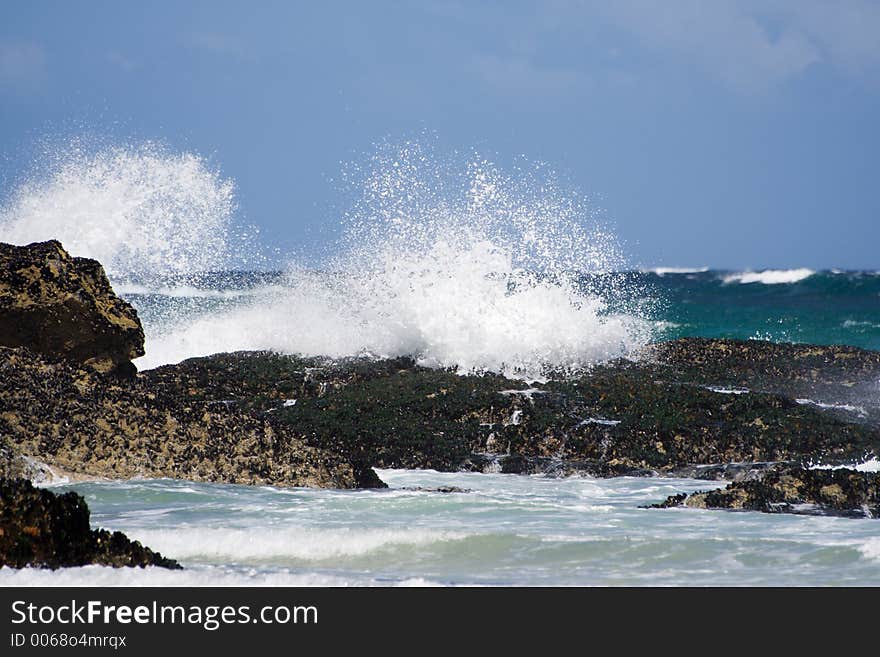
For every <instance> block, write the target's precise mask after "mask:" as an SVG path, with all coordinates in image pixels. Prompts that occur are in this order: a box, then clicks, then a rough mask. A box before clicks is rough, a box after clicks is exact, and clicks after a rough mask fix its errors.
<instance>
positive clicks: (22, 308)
mask: <svg viewBox="0 0 880 657" xmlns="http://www.w3.org/2000/svg"><path fill="white" fill-rule="evenodd" d="M0 345H4V346H7V347H27V348H29V349H31V350H33V351H36V352H38V353H40V354H42V355H43V356H45V357H47V358H50V359H57V358H65V359H68V360H72V361H76V362H79V363H82V364H84V365H85V366H87V367H89V368H92V369H95V370H97V371H99V372H115V373H119V374H124V375H131V374H133V373H134V372H135V367H134V365H132V364H131V360H132V359H133V358H137V357H138V356H142V355H144V332H143V329H142V327H141V324H140V321H139V320H138V316H137V312H136V311H135V309H134V308H132V306H131V305H130V304H128V303H127V302H125V301H123V300H122V299H120V298H119V297H117V296H116V295H115V294H114V293H113V290H112V288H111V287H110V282H109V281H108V280H107V276H106V275H105V274H104V270H103V268H102V267H101V265H100V264H99V263H98V262H97V261H95V260H90V259H88V258H74V257H71V256H70V255H69V254H68V253H67V251H65V250H64V248H63V247H62V246H61V244H60V243H59V242H56V241H54V240H53V241H49V242H36V243H34V244H30V245H28V246H13V245H11V244H4V243H2V242H0Z"/></svg>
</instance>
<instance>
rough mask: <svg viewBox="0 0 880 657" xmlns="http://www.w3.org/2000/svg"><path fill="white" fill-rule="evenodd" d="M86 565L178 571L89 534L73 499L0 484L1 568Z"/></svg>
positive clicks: (111, 538) (134, 548) (144, 551)
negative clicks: (160, 568)
mask: <svg viewBox="0 0 880 657" xmlns="http://www.w3.org/2000/svg"><path fill="white" fill-rule="evenodd" d="M89 564H99V565H103V566H113V567H114V568H120V567H123V566H140V567H142V568H143V567H145V566H159V567H162V568H170V569H180V568H181V566H180V564H179V563H177V562H176V561H175V560H173V559H167V558H165V557H163V556H162V555H161V554H160V553H158V552H154V551H153V550H151V549H150V548H147V547H144V546H142V545H141V544H140V543H139V542H138V541H132V540H130V539H129V538H128V537H127V536H126V535H125V534H123V533H122V532H112V533H111V532H109V531H107V530H106V529H91V528H90V526H89V508H88V506H87V505H86V502H85V500H84V499H83V498H82V497H81V496H79V495H77V494H76V493H72V492H71V493H64V494H62V495H56V494H55V493H53V492H51V491H48V490H44V489H40V488H36V487H34V486H33V485H32V484H31V483H30V482H29V481H27V480H26V479H6V478H0V568H2V567H3V566H8V567H11V568H24V567H25V566H34V567H41V568H51V569H53V570H54V569H56V568H63V567H71V566H85V565H89Z"/></svg>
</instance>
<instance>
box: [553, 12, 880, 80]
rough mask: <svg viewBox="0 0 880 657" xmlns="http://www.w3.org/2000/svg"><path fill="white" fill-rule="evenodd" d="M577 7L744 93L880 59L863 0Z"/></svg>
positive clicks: (871, 65) (863, 67)
mask: <svg viewBox="0 0 880 657" xmlns="http://www.w3.org/2000/svg"><path fill="white" fill-rule="evenodd" d="M566 6H567V8H568V9H572V8H573V7H574V5H571V4H570V3H566ZM577 7H578V8H579V9H580V10H581V11H580V12H579V13H580V15H581V18H582V19H586V20H590V18H595V17H599V18H601V19H603V20H605V21H608V22H609V23H610V24H611V25H613V26H615V27H616V28H618V29H619V30H622V31H623V32H626V33H629V34H630V35H631V36H633V37H635V38H636V39H637V40H638V41H639V43H640V44H643V45H645V46H647V47H648V48H651V49H653V50H654V51H655V52H657V53H658V54H661V55H662V54H664V53H665V54H669V53H671V54H674V55H675V56H678V57H680V58H684V59H685V60H686V61H687V62H688V64H689V65H690V66H693V67H696V68H698V69H701V70H703V71H705V72H706V73H708V74H710V75H712V76H714V77H717V78H719V79H720V80H722V81H723V82H724V83H726V84H728V85H729V86H731V87H733V88H735V89H737V90H739V91H743V92H754V91H761V90H765V89H767V88H770V87H772V86H774V85H776V84H779V83H782V82H785V81H787V80H789V79H794V78H797V77H799V76H802V75H804V74H806V73H807V72H808V70H809V69H810V67H811V66H814V65H826V66H829V67H831V68H832V69H833V70H835V71H836V72H838V73H841V72H842V73H844V74H859V75H863V74H866V73H867V74H873V73H876V72H877V71H876V69H877V68H878V65H880V38H878V35H880V3H876V2H870V1H868V0H848V1H847V2H837V3H831V2H826V1H824V0H760V1H759V0H713V1H711V2H710V1H708V0H666V1H661V0H615V1H614V2H595V1H593V0H590V1H589V2H586V3H577ZM583 10H586V11H583Z"/></svg>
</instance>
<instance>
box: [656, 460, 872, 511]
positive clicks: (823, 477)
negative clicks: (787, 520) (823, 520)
mask: <svg viewBox="0 0 880 657" xmlns="http://www.w3.org/2000/svg"><path fill="white" fill-rule="evenodd" d="M676 506H687V507H692V508H698V509H738V510H750V511H763V512H765V513H806V514H816V513H821V514H827V515H845V516H855V517H862V518H863V517H869V518H880V473H876V472H859V471H856V470H850V469H846V468H840V469H835V470H810V469H805V468H801V467H793V466H780V467H777V468H774V469H771V470H768V471H766V472H764V474H763V475H762V476H760V477H758V478H755V479H746V480H743V481H736V482H733V483H731V484H729V485H728V486H727V487H726V488H723V489H722V488H719V489H716V490H712V491H698V492H695V493H691V494H690V495H688V494H684V493H682V494H679V495H672V496H670V497H668V498H667V499H666V500H665V501H663V502H661V503H660V504H655V505H652V506H651V507H650V508H669V507H676Z"/></svg>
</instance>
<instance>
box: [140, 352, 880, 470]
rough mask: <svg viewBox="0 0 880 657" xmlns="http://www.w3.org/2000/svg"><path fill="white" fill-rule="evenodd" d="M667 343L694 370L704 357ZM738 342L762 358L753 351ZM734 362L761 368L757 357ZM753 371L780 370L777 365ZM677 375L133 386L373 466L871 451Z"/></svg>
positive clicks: (828, 455) (196, 373)
mask: <svg viewBox="0 0 880 657" xmlns="http://www.w3.org/2000/svg"><path fill="white" fill-rule="evenodd" d="M716 342H721V343H723V344H727V341H716ZM673 344H674V345H675V346H676V347H677V348H678V349H680V350H681V351H682V353H685V352H687V351H689V350H692V351H693V352H694V353H693V355H694V359H695V361H696V359H697V358H698V355H699V354H700V353H701V352H702V350H703V349H704V348H705V345H704V344H702V343H701V342H698V341H688V340H685V341H677V342H676V343H673ZM711 344H715V343H714V342H713V343H711ZM763 344H765V346H766V347H767V349H768V351H772V350H774V349H775V347H776V346H775V345H770V344H769V343H763ZM745 346H746V347H747V348H748V349H749V351H750V352H753V353H755V354H757V355H760V354H762V353H763V352H762V347H761V345H760V344H758V345H756V344H752V343H746V344H745ZM729 348H730V349H734V350H735V349H737V346H736V344H734V343H730V344H729ZM813 349H816V350H822V349H829V350H832V349H834V348H823V347H814V348H813ZM871 353H872V352H865V354H866V356H865V357H866V358H871V357H872V356H871ZM682 360H684V356H682ZM745 362H748V363H752V368H753V369H758V368H759V367H761V366H760V365H759V364H757V363H758V362H760V361H759V359H754V358H747V359H745ZM764 363H765V364H764V365H763V367H764V369H765V370H767V369H770V368H771V367H780V368H782V367H783V365H784V359H766V360H764ZM698 370H699V368H698V367H695V368H694V371H693V372H691V373H690V374H691V376H692V380H693V378H694V377H696V376H697V373H698ZM679 375H680V373H679V372H678V371H677V370H676V369H675V368H674V367H672V366H671V365H670V364H669V363H665V362H661V361H659V360H657V359H653V360H644V361H638V362H630V361H617V362H613V363H608V364H606V365H603V366H600V367H596V368H594V369H593V370H592V371H590V372H588V373H586V374H583V375H582V376H580V377H577V378H574V379H571V378H566V379H559V380H551V381H548V382H546V383H543V384H526V383H524V382H522V381H516V380H510V379H506V378H504V377H501V376H496V375H484V376H460V375H458V374H455V373H453V372H448V371H443V370H435V369H428V368H424V367H419V366H418V365H416V364H415V363H414V362H413V361H411V360H409V359H405V358H400V359H393V360H386V361H371V360H367V359H349V360H341V361H331V360H327V359H320V358H297V357H292V356H280V355H277V354H268V353H238V354H219V355H216V356H211V357H207V358H197V359H191V360H188V361H185V362H183V363H181V364H179V365H174V366H168V367H163V368H158V369H156V370H152V371H149V372H146V373H144V375H143V380H144V382H145V384H146V385H147V386H148V387H149V388H150V389H153V390H163V391H165V394H168V395H169V396H171V397H174V398H185V399H190V400H192V401H193V402H195V401H198V402H199V403H213V404H218V403H221V402H222V403H223V404H224V405H226V406H227V407H230V408H240V409H247V410H248V411H249V412H260V413H263V414H264V415H266V416H272V417H273V419H274V420H275V421H277V422H279V423H280V424H282V425H285V426H288V427H289V428H290V430H291V431H292V432H293V433H294V434H295V435H297V436H299V437H300V438H301V439H302V440H303V441H304V442H306V443H307V444H309V445H312V446H316V447H321V448H325V449H329V450H331V451H333V452H336V453H341V454H345V455H347V456H349V457H350V458H353V459H356V460H358V461H359V462H365V463H369V464H372V465H375V466H379V467H405V468H434V469H438V470H447V471H450V470H462V469H465V470H467V469H471V470H497V471H502V472H512V473H517V472H522V473H536V472H550V473H557V474H573V473H589V474H594V475H598V476H615V475H622V474H630V475H644V474H652V473H661V474H664V473H665V474H678V475H683V474H687V475H688V476H701V477H705V478H724V477H726V476H728V475H730V474H731V472H732V471H738V470H741V469H743V468H744V467H753V465H752V464H763V465H761V467H764V466H765V465H766V464H772V463H775V462H792V463H796V462H802V461H806V460H810V461H820V460H821V461H825V462H828V463H842V462H845V461H848V460H852V459H855V458H863V457H864V456H865V455H866V454H872V453H874V454H876V453H877V452H878V450H880V431H878V429H877V427H876V426H873V425H870V424H866V423H863V422H861V423H856V422H847V421H846V420H844V419H842V418H839V417H835V416H833V415H831V414H829V413H827V412H825V411H824V410H823V409H821V408H820V407H816V406H812V405H809V404H803V403H798V402H797V401H795V400H793V399H791V398H788V397H786V396H784V395H781V394H776V393H773V392H745V393H743V394H724V393H719V392H715V391H713V390H711V389H709V387H708V386H709V384H708V383H707V384H706V385H703V384H702V383H695V382H693V381H692V380H691V381H688V380H686V381H685V382H680V381H678V380H677V378H679ZM711 376H712V375H711V374H707V375H706V381H707V382H711V381H712V379H711Z"/></svg>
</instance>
